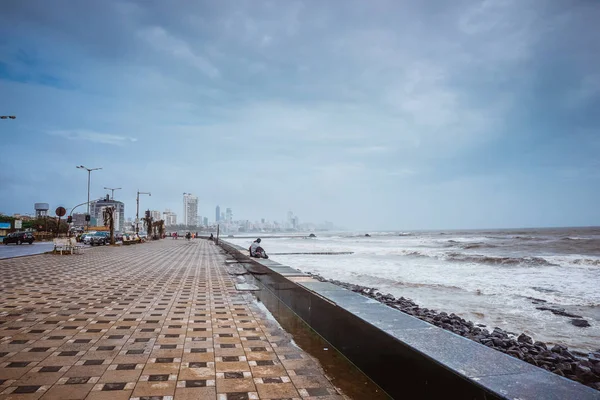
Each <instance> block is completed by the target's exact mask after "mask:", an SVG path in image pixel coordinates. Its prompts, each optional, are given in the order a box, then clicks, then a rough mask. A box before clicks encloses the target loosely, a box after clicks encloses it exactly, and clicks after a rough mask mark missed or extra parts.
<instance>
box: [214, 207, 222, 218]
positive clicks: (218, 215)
mask: <svg viewBox="0 0 600 400" xmlns="http://www.w3.org/2000/svg"><path fill="white" fill-rule="evenodd" d="M220 220H221V207H219V206H217V208H216V209H215V222H219V221H220Z"/></svg>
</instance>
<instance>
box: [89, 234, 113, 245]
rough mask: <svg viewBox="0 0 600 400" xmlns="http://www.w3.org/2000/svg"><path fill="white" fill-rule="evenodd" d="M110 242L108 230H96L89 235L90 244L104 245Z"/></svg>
mask: <svg viewBox="0 0 600 400" xmlns="http://www.w3.org/2000/svg"><path fill="white" fill-rule="evenodd" d="M109 243H110V237H109V233H108V232H96V233H94V234H93V235H91V236H90V245H92V246H100V245H102V246H106V245H107V244H109Z"/></svg>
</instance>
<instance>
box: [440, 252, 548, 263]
mask: <svg viewBox="0 0 600 400" xmlns="http://www.w3.org/2000/svg"><path fill="white" fill-rule="evenodd" d="M445 259H446V260H448V261H460V262H472V263H477V264H487V265H527V266H546V267H550V266H557V265H556V264H553V263H551V262H549V261H548V260H546V259H544V258H541V257H494V256H484V255H480V254H463V253H455V252H453V253H448V254H446V256H445Z"/></svg>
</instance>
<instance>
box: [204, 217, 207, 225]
mask: <svg viewBox="0 0 600 400" xmlns="http://www.w3.org/2000/svg"><path fill="white" fill-rule="evenodd" d="M204 226H208V217H204Z"/></svg>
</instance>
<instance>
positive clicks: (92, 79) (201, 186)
mask: <svg viewBox="0 0 600 400" xmlns="http://www.w3.org/2000/svg"><path fill="white" fill-rule="evenodd" d="M599 19H600V5H599V4H598V3H597V2H560V1H558V0H549V1H548V2H543V3H540V2H535V1H529V0H525V1H523V2H516V1H501V0H486V1H479V0H460V1H457V2H443V1H439V0H438V1H433V2H426V3H423V2H408V3H407V2H394V1H389V0H373V1H372V2H369V3H365V2H364V1H360V0H348V1H344V2H335V1H334V2H310V3H307V2H304V3H303V2H295V1H292V2H281V3H277V4H274V3H271V2H262V1H257V2H250V3H248V2H246V3H244V2H241V3H237V2H236V3H235V4H234V3H228V2H209V1H203V0H201V1H198V2H186V3H185V4H175V5H173V4H166V3H163V2H146V1H138V0H131V1H125V0H106V1H103V2H101V3H94V2H74V3H69V4H68V5H67V4H66V3H62V2H59V3H58V4H55V3H53V2H47V1H41V0H28V1H26V2H23V1H21V2H19V1H12V2H8V3H6V4H5V5H4V6H3V8H2V12H1V13H0V35H2V37H6V38H11V39H10V40H9V41H5V42H3V43H2V44H1V45H0V47H1V48H2V51H0V92H1V93H2V94H3V96H0V111H1V114H2V115H12V116H16V118H15V119H3V120H0V135H1V137H2V150H3V152H2V154H3V157H1V158H0V182H2V185H0V209H1V210H3V211H4V212H7V213H15V212H19V211H20V210H21V207H22V205H23V204H29V203H30V202H31V201H32V200H33V201H45V202H48V203H50V204H52V206H53V207H55V205H62V206H64V207H66V208H69V207H72V206H73V205H75V204H79V203H82V202H84V201H86V199H87V178H88V176H86V175H87V174H85V173H83V172H82V171H81V170H77V169H76V168H75V166H78V165H85V166H88V167H94V168H96V167H97V168H103V169H102V170H97V171H94V172H93V173H92V176H91V193H90V196H91V198H101V197H103V196H104V194H106V191H104V190H102V188H103V187H110V188H122V189H121V190H118V191H117V192H115V198H117V197H118V198H119V200H120V201H123V202H124V203H125V204H127V212H131V210H132V208H133V207H134V205H135V197H136V196H135V195H136V191H137V190H140V191H144V192H151V193H152V197H148V196H144V197H143V198H142V199H140V209H141V210H146V209H153V210H164V209H165V208H169V209H171V210H176V212H177V213H178V214H179V217H180V219H181V218H182V217H183V214H182V211H183V210H182V203H181V198H180V196H181V195H180V194H181V193H183V192H191V193H195V194H196V195H199V197H200V201H199V209H198V215H197V216H202V217H204V216H212V215H213V214H214V213H215V209H214V207H215V205H216V204H221V205H222V207H231V208H232V210H234V211H235V215H238V216H243V217H244V218H247V219H250V220H259V219H260V218H268V219H271V220H279V219H280V218H281V216H282V215H285V214H286V213H287V211H288V210H289V209H292V210H294V212H295V213H297V215H299V216H300V223H302V221H335V222H336V224H339V225H342V226H347V227H351V228H356V229H369V230H372V229H380V230H381V229H400V230H404V229H407V230H410V229H469V228H472V229H478V228H502V227H547V226H589V225H600V208H599V207H598V206H597V199H598V197H599V196H600V160H599V158H598V154H599V153H600V134H599V133H598V132H599V131H598V130H599V127H600V113H598V112H597V110H598V109H600V74H599V73H598V71H600V43H598V41H595V40H593V38H595V37H596V36H597V35H596V34H595V33H594V32H597V30H598V28H597V23H596V21H597V20H599ZM65 110H68V112H66V111H65ZM41 166H43V167H41ZM225 204H227V205H226V206H225ZM28 207H29V206H28ZM224 211H225V210H224Z"/></svg>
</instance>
